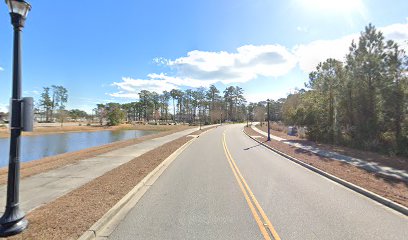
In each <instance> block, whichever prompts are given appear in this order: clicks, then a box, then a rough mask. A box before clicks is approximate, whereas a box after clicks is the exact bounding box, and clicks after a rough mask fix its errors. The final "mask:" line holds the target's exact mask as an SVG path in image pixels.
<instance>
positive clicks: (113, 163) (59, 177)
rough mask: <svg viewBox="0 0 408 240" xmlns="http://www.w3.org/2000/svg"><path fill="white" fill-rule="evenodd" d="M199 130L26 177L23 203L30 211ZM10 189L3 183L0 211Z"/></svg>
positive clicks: (24, 208)
mask: <svg viewBox="0 0 408 240" xmlns="http://www.w3.org/2000/svg"><path fill="white" fill-rule="evenodd" d="M206 127H208V126H206ZM196 130H197V129H196V128H193V129H188V130H184V131H180V132H177V133H173V134H170V135H167V136H163V137H159V138H154V139H151V140H147V141H144V142H141V143H138V144H135V145H132V146H128V147H125V148H120V149H117V150H114V151H111V152H107V153H104V154H101V155H98V156H96V157H93V158H89V159H85V160H82V161H79V162H77V163H74V164H71V165H67V166H63V167H60V168H57V169H54V170H50V171H47V172H44V173H40V174H37V175H34V176H31V177H27V178H24V179H23V180H22V181H21V182H20V206H21V208H22V209H23V210H24V211H25V212H26V213H27V212H29V211H31V210H33V209H35V208H37V207H39V206H41V205H43V204H46V203H49V202H51V201H53V200H54V199H56V198H58V197H60V196H62V195H64V194H66V193H68V192H70V191H72V190H73V189H76V188H78V187H80V186H82V185H84V184H85V183H87V182H89V181H91V180H93V179H95V178H97V177H99V176H101V175H103V174H104V173H106V172H108V171H110V170H112V169H114V168H116V167H118V166H120V165H122V164H124V163H126V162H129V161H130V160H132V159H134V158H136V157H138V156H140V155H142V154H144V153H146V152H148V151H150V150H152V149H154V148H157V147H159V146H161V145H163V144H165V143H168V142H170V141H173V140H175V139H177V138H179V137H181V136H184V135H187V134H190V133H192V132H194V131H196ZM6 189H7V188H6V185H0V213H3V212H4V209H5V204H6V192H7V191H6Z"/></svg>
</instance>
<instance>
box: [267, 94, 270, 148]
mask: <svg viewBox="0 0 408 240" xmlns="http://www.w3.org/2000/svg"><path fill="white" fill-rule="evenodd" d="M266 103H267V105H268V107H267V108H268V112H267V113H268V114H267V118H268V141H271V129H270V126H269V103H270V100H269V99H268V100H266Z"/></svg>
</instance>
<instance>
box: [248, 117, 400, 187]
mask: <svg viewBox="0 0 408 240" xmlns="http://www.w3.org/2000/svg"><path fill="white" fill-rule="evenodd" d="M251 127H252V129H253V130H254V131H256V132H258V133H259V134H261V135H263V136H268V134H267V133H266V132H264V131H262V130H260V129H258V128H257V127H255V126H254V125H252V126H251ZM270 136H271V139H273V140H276V141H280V142H282V143H285V144H288V145H291V146H294V147H297V148H301V149H303V150H306V151H309V152H312V153H315V154H317V155H320V156H322V157H327V158H330V159H333V160H336V161H341V162H346V163H348V164H351V165H354V166H357V167H359V168H362V169H365V170H367V171H369V172H373V173H378V174H381V175H385V176H390V177H394V178H397V179H400V180H403V181H405V182H407V183H408V173H407V172H406V171H404V170H398V169H395V168H392V167H386V166H381V165H379V164H378V163H376V162H366V161H364V160H361V159H358V158H353V157H350V156H346V155H342V154H339V153H336V152H331V151H326V150H322V149H319V148H317V147H312V146H309V145H304V144H301V143H295V142H291V141H290V140H287V139H284V138H280V137H277V136H273V135H272V134H271V135H270Z"/></svg>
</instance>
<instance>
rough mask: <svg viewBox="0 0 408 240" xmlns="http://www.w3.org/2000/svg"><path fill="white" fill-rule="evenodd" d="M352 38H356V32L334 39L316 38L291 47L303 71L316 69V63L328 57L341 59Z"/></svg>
mask: <svg viewBox="0 0 408 240" xmlns="http://www.w3.org/2000/svg"><path fill="white" fill-rule="evenodd" d="M353 39H358V34H355V35H348V36H345V37H342V38H339V39H334V40H317V41H313V42H311V43H308V44H300V45H297V46H295V47H294V48H293V52H294V54H295V55H296V57H297V59H298V61H299V67H300V69H301V70H302V71H304V72H311V71H313V70H315V69H316V66H317V64H319V62H322V61H324V60H326V59H328V58H335V59H337V60H340V61H342V60H343V58H344V56H345V55H346V53H347V51H348V48H349V46H350V44H351V41H352V40H353Z"/></svg>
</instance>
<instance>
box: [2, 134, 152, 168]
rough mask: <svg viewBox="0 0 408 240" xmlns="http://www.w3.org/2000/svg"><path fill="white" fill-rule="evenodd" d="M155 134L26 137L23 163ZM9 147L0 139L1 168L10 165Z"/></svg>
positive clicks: (5, 141) (22, 155) (8, 143)
mask: <svg viewBox="0 0 408 240" xmlns="http://www.w3.org/2000/svg"><path fill="white" fill-rule="evenodd" d="M155 132H156V131H141V130H117V131H97V132H74V133H60V134H48V135H39V136H24V137H22V138H21V162H29V161H32V160H36V159H41V158H43V157H48V156H53V155H57V154H61V153H66V152H73V151H78V150H81V149H85V148H90V147H95V146H100V145H104V144H108V143H111V142H116V141H121V140H127V139H131V138H139V137H142V136H145V135H149V134H153V133H155ZM9 146H10V139H9V138H0V167H4V166H7V165H8V161H9Z"/></svg>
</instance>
